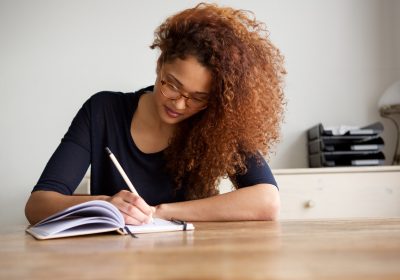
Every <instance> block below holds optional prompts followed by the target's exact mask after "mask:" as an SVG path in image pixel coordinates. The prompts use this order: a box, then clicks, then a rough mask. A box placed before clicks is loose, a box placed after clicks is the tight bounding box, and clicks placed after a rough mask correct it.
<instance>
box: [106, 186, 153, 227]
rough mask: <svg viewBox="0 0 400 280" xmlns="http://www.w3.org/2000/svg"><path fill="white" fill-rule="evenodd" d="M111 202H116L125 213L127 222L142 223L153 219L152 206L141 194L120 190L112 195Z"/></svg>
mask: <svg viewBox="0 0 400 280" xmlns="http://www.w3.org/2000/svg"><path fill="white" fill-rule="evenodd" d="M109 202H111V203H112V204H114V205H115V206H116V207H117V208H118V209H119V210H120V211H121V212H122V214H123V216H124V220H125V223H127V224H132V225H141V224H145V223H149V222H150V221H151V219H152V213H153V211H152V208H151V206H149V205H148V204H147V203H146V202H145V201H144V200H143V199H142V198H141V197H140V196H138V195H135V194H133V193H131V192H129V191H125V190H123V191H120V192H119V193H117V194H116V195H114V196H112V197H110V199H109Z"/></svg>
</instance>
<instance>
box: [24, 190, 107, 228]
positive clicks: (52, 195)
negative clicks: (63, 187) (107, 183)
mask: <svg viewBox="0 0 400 280" xmlns="http://www.w3.org/2000/svg"><path fill="white" fill-rule="evenodd" d="M107 198H108V196H90V195H65V194H60V193H58V192H53V191H35V192H33V193H32V194H31V195H30V197H29V199H28V201H27V203H26V205H25V216H26V218H27V219H28V221H29V222H30V223H31V224H36V223H37V222H39V221H40V220H43V219H44V218H47V217H48V216H50V215H52V214H55V213H56V212H58V211H61V210H64V209H66V208H68V207H71V206H73V205H76V204H79V203H83V202H86V201H89V200H95V199H100V200H106V199H107Z"/></svg>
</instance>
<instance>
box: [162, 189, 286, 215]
mask: <svg viewBox="0 0 400 280" xmlns="http://www.w3.org/2000/svg"><path fill="white" fill-rule="evenodd" d="M279 207H280V198H279V192H278V190H277V188H276V187H275V186H273V185H269V184H258V185H255V186H251V187H246V188H241V189H238V190H236V191H232V192H229V193H225V194H221V195H216V196H213V197H209V198H204V199H198V200H191V201H185V202H177V203H168V204H160V205H158V206H157V207H156V213H155V217H160V218H163V219H168V220H169V219H172V218H173V219H178V220H183V221H243V220H276V219H277V218H278V215H279Z"/></svg>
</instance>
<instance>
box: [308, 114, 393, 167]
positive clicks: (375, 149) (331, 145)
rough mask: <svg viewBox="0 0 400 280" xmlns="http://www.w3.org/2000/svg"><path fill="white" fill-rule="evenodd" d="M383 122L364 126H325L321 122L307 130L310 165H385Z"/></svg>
mask: <svg viewBox="0 0 400 280" xmlns="http://www.w3.org/2000/svg"><path fill="white" fill-rule="evenodd" d="M382 131H383V125H382V124H381V123H379V122H378V123H374V124H371V125H368V126H365V127H362V128H354V127H345V126H340V127H334V128H326V129H325V128H324V127H323V125H322V124H318V125H316V126H313V127H312V128H310V129H309V130H307V137H308V162H309V166H310V167H334V166H374V165H383V164H384V161H385V155H384V154H383V152H382V149H383V146H384V141H383V139H382V137H381V136H380V134H381V133H382Z"/></svg>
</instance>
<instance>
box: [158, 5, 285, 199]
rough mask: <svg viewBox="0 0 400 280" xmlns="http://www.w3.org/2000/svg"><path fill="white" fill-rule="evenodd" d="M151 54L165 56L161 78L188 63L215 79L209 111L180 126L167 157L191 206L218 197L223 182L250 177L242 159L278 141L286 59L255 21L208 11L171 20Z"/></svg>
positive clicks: (209, 7) (216, 9)
mask: <svg viewBox="0 0 400 280" xmlns="http://www.w3.org/2000/svg"><path fill="white" fill-rule="evenodd" d="M151 48H153V49H154V48H159V49H160V50H161V54H160V57H159V59H158V63H157V73H158V72H159V70H160V67H161V66H162V64H163V63H167V62H171V61H173V60H174V59H176V58H180V59H185V58H186V57H188V56H194V57H196V58H197V60H198V61H199V62H200V63H201V64H202V65H204V66H205V67H207V68H208V69H209V70H210V71H211V73H212V91H211V92H212V94H211V96H210V101H209V104H208V107H207V109H206V110H204V111H201V112H200V113H198V114H196V115H194V116H193V117H191V118H189V119H187V120H185V121H183V122H181V123H179V125H178V127H177V129H176V131H175V134H174V136H173V137H172V139H171V141H170V145H169V147H168V148H167V149H166V150H165V156H166V159H167V169H168V170H169V172H170V173H171V174H172V175H173V177H174V179H175V183H176V189H180V188H184V190H185V194H186V197H187V199H196V198H203V197H208V196H211V195H215V194H217V192H218V191H217V186H218V183H219V180H220V178H221V177H223V176H234V174H237V173H238V172H239V173H245V172H246V170H247V169H246V165H245V158H246V157H247V156H260V154H262V155H264V156H265V155H267V154H268V152H269V151H270V150H271V147H272V145H273V144H275V143H276V142H277V141H278V139H279V126H280V123H281V120H282V117H283V108H284V97H283V90H282V84H283V77H284V74H285V69H284V66H283V56H282V55H281V54H280V52H279V50H278V49H277V48H276V47H275V46H274V45H273V44H272V43H271V41H270V40H269V37H268V33H267V30H266V28H265V25H264V24H263V23H261V22H259V21H257V20H256V19H255V18H254V15H253V14H252V13H250V12H248V11H243V10H235V9H232V8H228V7H219V6H217V5H215V4H205V3H201V4H199V5H197V6H196V7H194V8H191V9H187V10H184V11H182V12H180V13H178V14H176V15H173V16H171V17H169V18H168V19H167V20H166V21H165V22H164V23H162V24H161V25H160V26H159V27H158V29H157V30H156V32H155V39H154V42H153V44H152V45H151Z"/></svg>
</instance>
